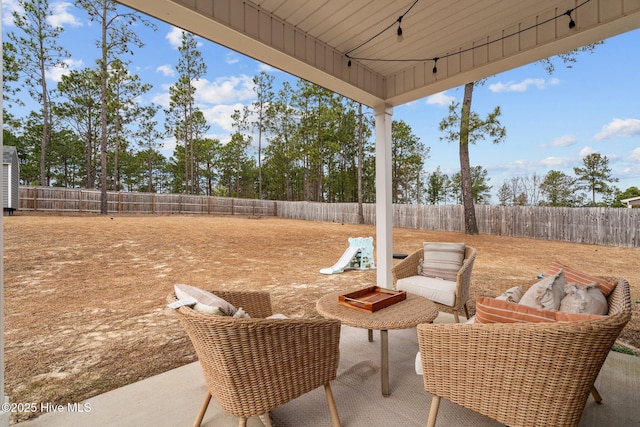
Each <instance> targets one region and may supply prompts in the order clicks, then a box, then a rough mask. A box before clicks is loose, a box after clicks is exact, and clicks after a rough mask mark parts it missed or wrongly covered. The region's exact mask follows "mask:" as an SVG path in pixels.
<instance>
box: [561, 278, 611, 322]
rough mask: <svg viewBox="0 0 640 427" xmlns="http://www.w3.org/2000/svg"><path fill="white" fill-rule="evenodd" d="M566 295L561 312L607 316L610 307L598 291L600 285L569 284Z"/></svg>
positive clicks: (595, 283) (566, 287)
mask: <svg viewBox="0 0 640 427" xmlns="http://www.w3.org/2000/svg"><path fill="white" fill-rule="evenodd" d="M565 292H566V295H565V297H564V298H563V299H562V301H561V302H560V311H563V312H565V313H590V314H603V315H604V314H607V313H608V312H609V305H608V304H607V299H606V298H605V297H604V295H603V294H602V292H601V291H600V290H599V289H598V283H597V282H594V283H590V284H588V285H586V286H579V285H578V284H577V283H573V282H571V283H567V286H565Z"/></svg>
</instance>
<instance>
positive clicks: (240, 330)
mask: <svg viewBox="0 0 640 427" xmlns="http://www.w3.org/2000/svg"><path fill="white" fill-rule="evenodd" d="M212 292H213V293H215V294H216V295H218V296H220V297H222V298H224V299H226V300H227V301H229V302H230V303H231V304H233V305H235V306H236V307H242V308H243V309H244V310H245V311H246V312H247V313H249V314H250V315H251V316H253V317H252V318H250V319H235V318H229V317H225V316H216V315H208V314H202V313H199V312H196V311H194V310H192V309H191V308H189V307H181V308H179V309H178V310H176V313H177V314H178V315H179V318H180V322H181V323H182V325H183V327H184V328H185V330H186V331H187V333H188V335H189V337H190V339H191V342H192V343H193V346H194V348H195V350H196V354H197V355H198V359H199V360H200V364H201V366H202V370H203V373H204V377H205V382H206V384H207V388H208V389H209V391H210V393H211V395H212V396H213V397H214V398H215V399H216V400H217V402H218V403H219V404H220V406H221V407H222V408H223V409H224V410H225V411H226V412H228V413H230V414H232V415H235V416H237V417H241V418H243V417H244V418H248V417H251V416H254V415H260V414H264V413H265V412H268V411H270V410H272V409H274V408H276V407H278V406H280V405H282V404H284V403H286V402H288V401H290V400H292V399H295V398H296V397H298V396H300V395H302V394H304V393H307V392H309V391H311V390H314V389H316V388H318V387H320V386H323V385H325V384H328V383H329V382H330V381H332V380H333V379H335V377H336V373H337V369H338V361H339V353H338V351H339V342H340V322H339V321H336V320H323V319H319V320H307V319H273V320H270V319H264V318H257V317H258V316H265V315H270V314H272V308H271V300H270V298H269V294H268V293H265V292H242V291H240V292H223V291H212ZM167 299H168V301H175V296H174V295H169V296H168V298H167Z"/></svg>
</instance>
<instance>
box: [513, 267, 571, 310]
mask: <svg viewBox="0 0 640 427" xmlns="http://www.w3.org/2000/svg"><path fill="white" fill-rule="evenodd" d="M566 284H567V281H566V279H565V277H564V271H563V270H560V271H558V272H557V273H556V274H554V275H552V276H549V277H546V278H544V279H542V280H540V281H539V282H537V283H534V284H533V285H531V287H530V288H529V289H528V290H527V292H525V294H524V295H523V296H522V298H521V299H520V303H519V304H522V305H526V306H528V307H532V308H538V309H542V310H558V309H559V308H560V302H561V301H562V298H564V286H565V285H566Z"/></svg>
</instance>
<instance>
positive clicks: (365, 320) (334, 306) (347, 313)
mask: <svg viewBox="0 0 640 427" xmlns="http://www.w3.org/2000/svg"><path fill="white" fill-rule="evenodd" d="M340 295H344V291H341V292H334V293H331V294H328V295H325V296H323V297H322V298H320V299H319V300H318V302H317V303H316V309H317V310H318V313H320V314H321V315H322V316H323V317H325V318H327V319H339V320H340V321H342V323H343V324H344V325H347V326H352V327H355V328H363V329H368V330H369V341H373V333H372V330H373V329H377V330H379V331H380V365H381V372H380V375H381V382H382V395H383V396H385V397H386V396H389V336H388V331H389V329H409V328H413V327H415V326H417V325H418V324H420V323H431V322H433V320H434V319H435V318H436V317H437V316H438V308H437V307H436V305H435V304H434V303H433V302H432V301H430V300H428V299H426V298H423V297H421V296H418V295H414V294H409V293H408V294H407V298H406V299H405V300H404V301H400V302H398V303H395V304H393V305H390V306H389V307H385V308H383V309H381V310H378V311H374V312H372V313H370V312H367V311H364V310H358V309H356V308H351V307H346V306H344V305H341V304H338V296H340Z"/></svg>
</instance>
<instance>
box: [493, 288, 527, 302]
mask: <svg viewBox="0 0 640 427" xmlns="http://www.w3.org/2000/svg"><path fill="white" fill-rule="evenodd" d="M523 294H524V289H522V286H514V287H513V288H509V289H507V290H506V291H504V292H503V293H502V295H499V296H497V297H496V299H499V300H503V301H509V302H515V303H519V302H520V300H521V299H522V295H523Z"/></svg>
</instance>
